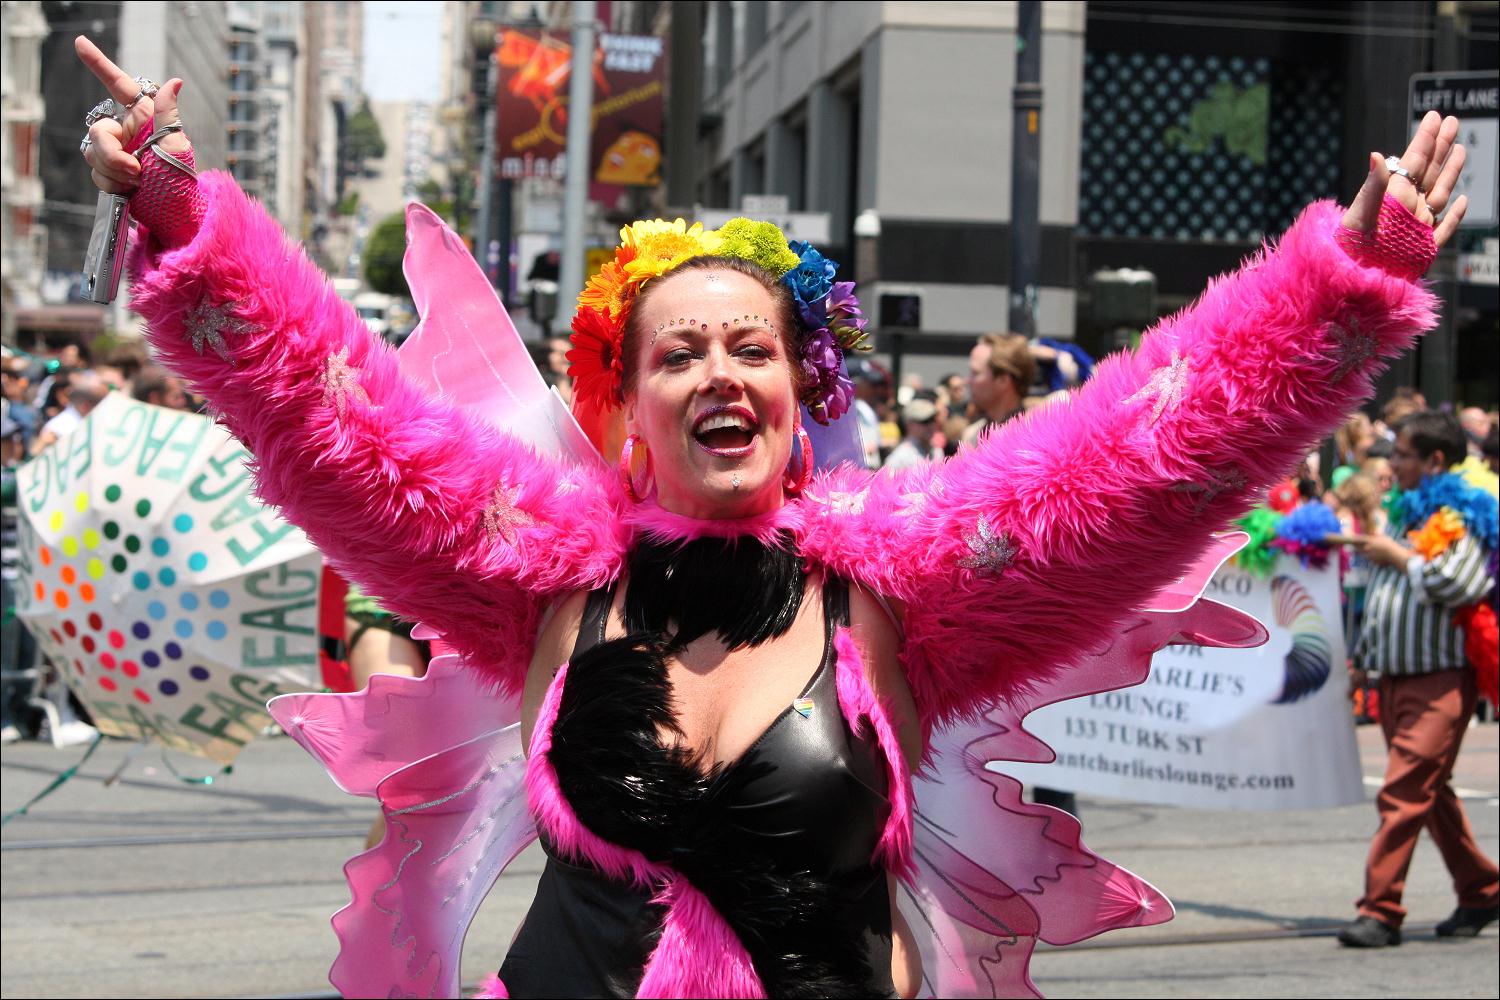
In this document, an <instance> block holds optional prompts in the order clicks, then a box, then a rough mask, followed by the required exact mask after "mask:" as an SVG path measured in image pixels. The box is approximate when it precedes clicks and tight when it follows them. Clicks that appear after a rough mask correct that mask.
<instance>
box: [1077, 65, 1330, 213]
mask: <svg viewBox="0 0 1500 1000" xmlns="http://www.w3.org/2000/svg"><path fill="white" fill-rule="evenodd" d="M1341 92H1342V78H1341V77H1340V75H1339V74H1338V73H1337V72H1336V71H1335V69H1334V68H1333V67H1331V66H1329V65H1328V64H1324V63H1309V62H1293V61H1286V62H1280V61H1275V62H1273V61H1272V60H1270V59H1267V58H1259V57H1239V56H1218V55H1209V54H1202V53H1175V54H1166V53H1157V54H1147V53H1142V52H1112V51H1096V50H1090V51H1088V52H1087V53H1086V55H1085V59H1084V86H1083V147H1082V148H1083V153H1082V156H1081V158H1080V159H1081V163H1080V168H1079V173H1080V185H1079V188H1080V193H1079V230H1080V231H1081V232H1084V233H1088V234H1091V235H1096V236H1113V237H1126V238H1138V239H1173V240H1183V239H1187V240H1215V241H1230V242H1242V241H1243V242H1250V241H1255V240H1259V239H1261V238H1263V237H1264V236H1265V235H1267V234H1271V233H1279V232H1281V231H1282V230H1283V229H1285V228H1286V227H1287V226H1288V225H1290V224H1291V222H1292V220H1293V219H1294V218H1295V217H1296V214H1297V212H1298V211H1299V210H1300V209H1301V207H1302V206H1303V205H1304V204H1306V203H1307V202H1308V200H1310V199H1312V198H1319V197H1324V196H1335V195H1337V193H1338V183H1339V154H1340V150H1341V148H1342V141H1341V129H1342V124H1341V117H1342V116H1341V114H1340V107H1341V101H1342V94H1341Z"/></svg>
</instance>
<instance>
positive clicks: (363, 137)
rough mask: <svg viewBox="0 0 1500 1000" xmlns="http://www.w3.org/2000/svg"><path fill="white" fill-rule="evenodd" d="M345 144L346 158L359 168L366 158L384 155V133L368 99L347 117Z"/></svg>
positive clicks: (374, 158)
mask: <svg viewBox="0 0 1500 1000" xmlns="http://www.w3.org/2000/svg"><path fill="white" fill-rule="evenodd" d="M345 144H346V145H345V151H346V153H347V154H348V159H349V160H350V161H351V162H353V163H354V164H356V165H357V166H359V167H360V168H361V169H363V168H364V165H365V161H366V160H378V159H381V158H382V157H384V156H385V135H384V134H383V133H382V132H381V131H380V123H379V122H378V121H376V120H375V114H374V112H372V111H371V110H370V102H369V101H365V102H364V103H363V104H361V105H360V106H359V110H358V111H356V112H354V115H353V117H351V118H350V119H349V126H348V130H347V132H346V133H345Z"/></svg>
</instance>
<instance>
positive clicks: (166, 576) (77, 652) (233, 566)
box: [17, 393, 322, 764]
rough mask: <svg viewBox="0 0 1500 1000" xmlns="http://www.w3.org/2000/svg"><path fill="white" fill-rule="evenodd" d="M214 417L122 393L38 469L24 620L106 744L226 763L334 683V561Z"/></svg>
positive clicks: (25, 535) (36, 463) (26, 500)
mask: <svg viewBox="0 0 1500 1000" xmlns="http://www.w3.org/2000/svg"><path fill="white" fill-rule="evenodd" d="M246 457H247V452H246V451H245V449H244V446H243V445H241V444H240V443H239V442H238V441H236V440H235V439H234V438H232V437H230V436H229V434H228V433H227V432H225V431H224V430H223V429H222V428H220V427H218V426H216V425H215V424H214V423H213V421H211V420H210V419H209V418H207V417H203V416H198V415H197V414H192V413H180V412H177V411H175V410H167V409H163V408H161V407H157V406H150V405H147V404H145V403H137V402H135V401H133V400H129V399H125V398H124V397H122V396H120V395H119V394H118V393H111V394H110V395H109V396H108V397H107V398H105V400H104V401H103V402H102V403H100V404H99V406H98V407H96V408H95V409H94V411H93V412H92V413H90V414H89V416H88V418H87V419H85V420H84V421H83V424H82V425H81V426H80V427H79V428H78V430H77V431H75V432H74V433H73V434H71V435H70V436H68V437H66V438H64V439H62V440H61V441H59V442H57V443H56V444H55V445H53V446H52V447H51V448H49V449H48V450H47V451H46V452H44V453H43V454H42V455H40V456H38V457H37V458H36V459H33V460H32V461H31V462H28V463H27V464H26V465H24V466H22V467H21V469H20V472H19V475H18V486H19V490H20V507H21V524H20V534H21V538H20V542H21V544H20V550H21V551H20V580H19V581H18V594H17V612H18V614H19V615H20V616H21V617H22V618H23V619H25V621H26V625H27V627H28V628H29V629H30V630H31V631H32V633H33V634H34V635H35V636H36V638H37V642H38V643H39V644H40V645H41V647H42V649H43V650H44V651H45V652H46V653H47V656H48V657H49V658H50V659H51V660H52V662H53V663H54V664H56V665H57V666H58V667H59V669H61V671H62V672H63V674H64V675H65V676H66V677H67V680H68V684H69V685H70V686H71V687H72V688H73V690H74V692H75V693H76V694H77V695H78V697H79V698H80V699H82V700H83V702H84V704H86V705H87V706H88V709H89V711H90V712H91V713H92V714H93V716H94V722H95V724H96V725H98V727H99V728H100V729H101V730H102V731H103V732H105V733H107V734H109V735H111V736H121V737H126V738H128V739H136V740H139V739H151V740H155V741H157V742H159V743H162V744H164V745H165V746H168V747H171V748H172V749H175V750H183V751H187V752H189V753H193V754H198V755H200V756H203V757H207V758H209V759H211V760H214V761H216V762H219V763H221V764H228V763H230V762H231V761H233V760H234V758H235V756H236V755H237V754H238V753H239V752H240V750H241V749H242V748H243V747H244V746H245V744H246V743H248V742H249V741H250V740H251V739H254V738H255V736H256V735H257V734H258V733H259V732H260V731H261V730H262V729H263V728H264V727H265V726H266V725H267V724H268V723H269V722H270V716H269V715H267V714H266V711H265V704H266V701H267V700H269V699H270V698H272V697H274V696H275V695H278V694H283V693H287V692H291V691H307V690H315V689H317V688H319V687H320V684H319V683H318V676H319V674H318V636H317V622H318V619H317V613H318V607H317V601H318V582H319V575H320V572H321V566H322V559H321V557H320V556H319V554H318V553H317V551H316V550H315V549H314V548H313V547H312V545H311V544H310V543H309V542H308V541H307V539H306V537H304V536H303V534H302V533H301V532H300V531H298V530H297V529H296V528H294V527H292V526H291V525H290V524H288V523H286V522H285V521H283V520H281V518H280V517H279V516H277V515H276V513H275V512H274V511H272V510H270V509H268V508H267V507H265V506H264V505H262V504H261V503H260V502H259V501H258V500H257V499H256V498H255V496H254V493H253V482H252V480H251V477H250V472H249V470H248V469H247V468H246V466H245V459H246Z"/></svg>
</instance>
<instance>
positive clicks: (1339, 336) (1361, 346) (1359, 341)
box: [1328, 319, 1380, 382]
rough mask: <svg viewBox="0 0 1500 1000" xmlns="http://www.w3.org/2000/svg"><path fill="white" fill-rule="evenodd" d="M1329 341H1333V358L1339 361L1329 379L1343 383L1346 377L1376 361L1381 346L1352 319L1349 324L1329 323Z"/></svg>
mask: <svg viewBox="0 0 1500 1000" xmlns="http://www.w3.org/2000/svg"><path fill="white" fill-rule="evenodd" d="M1328 339H1329V340H1330V341H1332V346H1333V356H1334V357H1335V358H1336V359H1337V360H1338V364H1336V365H1335V366H1334V369H1333V372H1332V373H1331V374H1330V375H1329V379H1331V380H1332V381H1334V382H1342V381H1343V379H1344V376H1345V375H1348V374H1349V373H1350V372H1352V371H1354V370H1355V369H1359V368H1365V367H1367V366H1368V365H1369V363H1370V362H1371V361H1373V360H1375V354H1376V352H1377V351H1378V350H1379V347H1380V344H1379V343H1378V342H1377V341H1376V340H1375V338H1374V337H1372V336H1370V335H1369V334H1367V333H1365V332H1364V331H1363V330H1361V329H1360V328H1359V323H1358V322H1356V321H1355V320H1353V319H1350V320H1349V321H1348V323H1347V324H1343V323H1329V324H1328Z"/></svg>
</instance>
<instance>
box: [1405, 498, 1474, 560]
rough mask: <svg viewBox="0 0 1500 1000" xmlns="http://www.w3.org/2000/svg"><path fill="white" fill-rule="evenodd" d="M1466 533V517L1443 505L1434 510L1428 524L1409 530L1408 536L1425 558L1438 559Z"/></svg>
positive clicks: (1413, 545)
mask: <svg viewBox="0 0 1500 1000" xmlns="http://www.w3.org/2000/svg"><path fill="white" fill-rule="evenodd" d="M1465 534H1466V531H1465V530H1464V519H1463V518H1462V517H1461V516H1459V513H1458V511H1456V510H1454V509H1453V508H1452V507H1443V508H1442V509H1440V510H1436V511H1434V512H1433V514H1432V516H1431V517H1429V518H1428V519H1427V523H1426V524H1424V525H1422V526H1421V527H1420V528H1418V529H1417V530H1416V531H1408V532H1407V533H1406V536H1407V537H1408V538H1410V539H1411V543H1412V547H1413V548H1415V549H1416V550H1417V552H1418V553H1420V554H1421V556H1422V558H1423V559H1436V558H1437V557H1438V556H1440V555H1442V554H1443V553H1444V552H1447V551H1448V546H1450V545H1452V544H1453V543H1454V542H1456V541H1458V540H1459V539H1460V538H1462V537H1464V535H1465Z"/></svg>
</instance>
